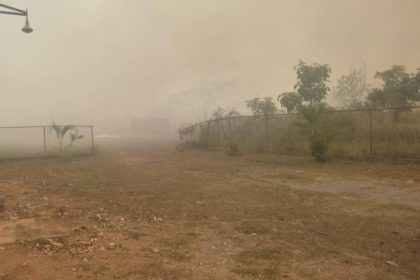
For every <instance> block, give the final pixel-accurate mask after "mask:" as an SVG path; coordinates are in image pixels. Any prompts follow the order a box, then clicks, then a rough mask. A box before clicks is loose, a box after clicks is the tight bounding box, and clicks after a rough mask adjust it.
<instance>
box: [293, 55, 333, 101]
mask: <svg viewBox="0 0 420 280" xmlns="http://www.w3.org/2000/svg"><path fill="white" fill-rule="evenodd" d="M294 70H295V71H296V74H297V83H296V85H295V86H294V89H297V93H298V94H299V96H301V97H302V100H303V101H305V102H309V103H312V102H320V101H322V100H323V99H324V98H325V97H326V96H327V94H328V92H329V91H330V88H329V87H328V86H327V84H326V83H327V82H329V80H328V79H329V77H330V73H331V68H330V67H329V66H328V65H327V64H319V63H313V64H312V65H308V64H306V63H305V62H303V61H302V60H299V63H298V65H297V66H295V68H294Z"/></svg>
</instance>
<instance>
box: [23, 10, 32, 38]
mask: <svg viewBox="0 0 420 280" xmlns="http://www.w3.org/2000/svg"><path fill="white" fill-rule="evenodd" d="M22 31H23V32H25V33H31V32H32V31H34V30H33V29H32V27H31V26H30V25H29V20H28V11H26V23H25V26H24V27H23V28H22Z"/></svg>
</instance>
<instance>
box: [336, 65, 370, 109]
mask: <svg viewBox="0 0 420 280" xmlns="http://www.w3.org/2000/svg"><path fill="white" fill-rule="evenodd" d="M367 91H368V85H367V84H366V71H365V69H364V68H359V69H356V68H354V67H352V68H351V70H350V73H348V74H347V75H343V76H341V77H340V78H339V79H338V80H337V86H336V87H335V88H334V91H333V94H334V96H335V98H336V99H337V100H338V101H339V103H340V105H342V106H343V107H345V108H349V109H354V108H360V107H362V105H363V99H364V97H365V96H366V94H367Z"/></svg>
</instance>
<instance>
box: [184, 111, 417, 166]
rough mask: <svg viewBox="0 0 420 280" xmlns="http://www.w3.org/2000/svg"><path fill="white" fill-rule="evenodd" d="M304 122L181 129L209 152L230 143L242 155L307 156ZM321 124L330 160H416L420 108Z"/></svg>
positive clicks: (277, 118)
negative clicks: (327, 136) (284, 154)
mask: <svg viewBox="0 0 420 280" xmlns="http://www.w3.org/2000/svg"><path fill="white" fill-rule="evenodd" d="M305 123H306V122H305V119H304V118H303V117H302V116H301V115H300V114H276V115H273V116H270V117H256V116H239V117H230V118H221V119H217V120H210V121H206V122H202V123H198V124H195V125H193V126H190V127H188V128H187V129H184V132H183V135H182V138H183V140H184V143H185V144H187V145H190V146H196V147H202V148H209V149H222V148H223V147H224V146H225V145H226V143H231V142H232V140H234V141H235V143H237V145H238V148H239V149H240V150H242V151H243V152H274V153H289V154H308V153H309V149H310V144H309V143H310V142H309V136H308V130H307V129H305ZM322 125H323V127H324V128H325V129H326V131H328V133H329V134H330V135H331V139H332V140H331V142H330V144H329V154H330V155H331V156H350V157H404V158H420V107H412V108H410V109H407V108H405V109H401V108H390V109H374V110H373V109H372V110H369V109H365V110H348V111H328V112H325V113H323V117H322Z"/></svg>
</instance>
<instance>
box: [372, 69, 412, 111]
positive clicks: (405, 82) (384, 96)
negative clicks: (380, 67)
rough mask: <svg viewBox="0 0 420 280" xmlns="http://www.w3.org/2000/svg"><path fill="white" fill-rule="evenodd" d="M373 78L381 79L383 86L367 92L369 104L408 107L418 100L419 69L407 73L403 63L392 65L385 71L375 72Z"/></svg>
mask: <svg viewBox="0 0 420 280" xmlns="http://www.w3.org/2000/svg"><path fill="white" fill-rule="evenodd" d="M375 78H377V79H381V80H382V82H383V86H382V88H375V89H373V90H371V91H370V92H369V94H368V97H367V103H368V105H369V106H371V107H398V108H408V107H410V106H413V105H414V104H415V103H416V102H417V101H420V71H418V72H417V73H416V74H413V73H407V71H406V69H405V67H404V66H403V65H394V66H392V67H391V69H388V70H386V71H383V72H376V75H375Z"/></svg>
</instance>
